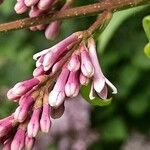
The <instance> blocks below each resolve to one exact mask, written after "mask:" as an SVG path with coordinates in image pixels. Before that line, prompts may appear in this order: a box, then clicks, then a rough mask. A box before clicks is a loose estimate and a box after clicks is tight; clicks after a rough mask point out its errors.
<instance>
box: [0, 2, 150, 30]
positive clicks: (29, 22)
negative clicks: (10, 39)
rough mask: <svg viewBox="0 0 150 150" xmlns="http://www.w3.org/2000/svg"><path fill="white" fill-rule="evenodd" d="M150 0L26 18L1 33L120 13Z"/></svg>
mask: <svg viewBox="0 0 150 150" xmlns="http://www.w3.org/2000/svg"><path fill="white" fill-rule="evenodd" d="M149 3H150V0H105V1H102V2H100V3H95V4H91V5H86V6H82V7H76V8H71V9H67V10H63V11H56V12H53V13H50V14H47V15H43V16H39V17H34V18H25V19H20V20H16V21H13V22H9V23H4V24H0V32H6V31H10V30H16V29H23V28H28V27H32V26H35V25H40V24H47V23H49V22H51V21H54V20H63V19H68V18H75V17H81V16H90V15H94V14H99V13H101V12H103V11H105V10H108V9H109V10H111V11H118V10H122V9H126V8H128V7H134V6H139V5H143V4H149Z"/></svg>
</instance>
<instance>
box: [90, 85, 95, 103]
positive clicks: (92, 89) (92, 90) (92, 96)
mask: <svg viewBox="0 0 150 150" xmlns="http://www.w3.org/2000/svg"><path fill="white" fill-rule="evenodd" d="M89 98H90V99H91V100H93V99H94V98H95V97H94V88H93V83H92V84H91V90H90V93H89Z"/></svg>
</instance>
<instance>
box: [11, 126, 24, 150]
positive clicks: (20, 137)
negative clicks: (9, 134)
mask: <svg viewBox="0 0 150 150" xmlns="http://www.w3.org/2000/svg"><path fill="white" fill-rule="evenodd" d="M24 143H25V131H24V130H23V129H20V128H19V129H18V130H17V132H16V134H15V136H14V138H13V140H12V143H11V149H14V150H22V149H23V148H24V145H25V144H24Z"/></svg>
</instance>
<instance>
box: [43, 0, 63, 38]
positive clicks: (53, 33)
mask: <svg viewBox="0 0 150 150" xmlns="http://www.w3.org/2000/svg"><path fill="white" fill-rule="evenodd" d="M41 1H42V0H41ZM60 24H61V23H60V21H54V22H51V23H50V24H49V25H48V26H47V28H46V30H45V37H46V38H47V39H49V40H54V39H55V38H56V37H57V36H58V34H59V32H60Z"/></svg>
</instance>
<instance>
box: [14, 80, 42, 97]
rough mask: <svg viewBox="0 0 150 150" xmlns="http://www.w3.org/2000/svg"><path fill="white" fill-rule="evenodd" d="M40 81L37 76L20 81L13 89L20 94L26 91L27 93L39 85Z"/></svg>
mask: <svg viewBox="0 0 150 150" xmlns="http://www.w3.org/2000/svg"><path fill="white" fill-rule="evenodd" d="M39 82H40V81H39V80H38V79H37V78H33V79H30V80H26V81H23V82H19V83H17V84H16V85H15V86H14V87H13V89H12V90H13V92H14V94H16V95H18V96H22V95H24V94H25V93H27V92H28V91H30V90H31V89H32V88H33V87H34V86H36V85H38V84H39Z"/></svg>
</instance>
